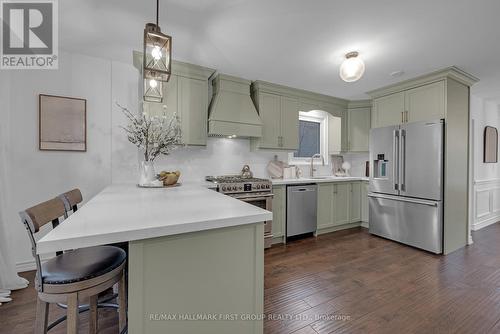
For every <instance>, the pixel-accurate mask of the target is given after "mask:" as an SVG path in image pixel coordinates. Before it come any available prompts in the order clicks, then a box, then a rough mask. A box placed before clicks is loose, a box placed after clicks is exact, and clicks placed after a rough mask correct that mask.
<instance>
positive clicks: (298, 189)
mask: <svg viewBox="0 0 500 334" xmlns="http://www.w3.org/2000/svg"><path fill="white" fill-rule="evenodd" d="M290 188H291V189H290V190H291V191H292V192H294V193H296V192H311V191H317V188H316V186H315V185H314V186H295V187H290Z"/></svg>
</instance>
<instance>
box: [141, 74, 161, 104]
mask: <svg viewBox="0 0 500 334" xmlns="http://www.w3.org/2000/svg"><path fill="white" fill-rule="evenodd" d="M143 96H144V101H148V102H157V103H162V102H163V82H162V81H159V80H156V79H144V95H143Z"/></svg>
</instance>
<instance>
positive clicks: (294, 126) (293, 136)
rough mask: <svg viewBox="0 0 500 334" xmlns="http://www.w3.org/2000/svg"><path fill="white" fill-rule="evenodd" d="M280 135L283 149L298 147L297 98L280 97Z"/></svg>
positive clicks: (295, 148)
mask: <svg viewBox="0 0 500 334" xmlns="http://www.w3.org/2000/svg"><path fill="white" fill-rule="evenodd" d="M281 136H282V148H283V149H287V150H297V149H298V148H299V101H298V100H297V99H294V98H290V97H286V96H282V97H281Z"/></svg>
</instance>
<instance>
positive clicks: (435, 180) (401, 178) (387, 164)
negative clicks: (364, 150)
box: [368, 120, 444, 254]
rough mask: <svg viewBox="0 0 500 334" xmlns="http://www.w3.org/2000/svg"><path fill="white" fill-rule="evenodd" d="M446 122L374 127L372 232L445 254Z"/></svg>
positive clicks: (370, 213)
mask: <svg viewBox="0 0 500 334" xmlns="http://www.w3.org/2000/svg"><path fill="white" fill-rule="evenodd" d="M443 138H444V122H443V121H442V120H436V121H426V122H413V123H406V124H403V125H397V126H389V127H384V128H376V129H371V130H370V187H369V190H370V191H369V194H368V202H369V229H370V233H372V234H375V235H379V236H382V237H385V238H388V239H392V240H395V241H399V242H401V243H404V244H408V245H411V246H414V247H418V248H421V249H425V250H427V251H430V252H434V253H438V254H439V253H442V252H443V155H444V149H443Z"/></svg>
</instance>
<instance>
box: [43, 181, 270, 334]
mask: <svg viewBox="0 0 500 334" xmlns="http://www.w3.org/2000/svg"><path fill="white" fill-rule="evenodd" d="M270 219H272V214H271V212H269V211H266V210H263V209H260V208H258V207H255V206H252V205H249V204H247V203H244V202H242V201H239V200H236V199H233V198H231V197H228V196H225V195H222V194H219V193H217V192H215V191H213V190H210V189H208V188H207V187H204V186H199V185H190V186H182V187H177V188H168V189H165V188H158V189H144V188H138V187H136V186H135V185H112V186H110V187H107V188H106V189H104V190H103V191H102V192H101V193H99V194H98V195H96V196H95V197H94V198H92V199H91V200H90V201H89V202H88V203H86V204H85V205H83V206H82V208H81V209H79V210H78V211H77V212H75V213H74V214H72V215H71V216H70V217H69V218H68V219H66V220H65V221H64V222H62V223H61V224H60V225H59V226H58V227H57V228H56V229H54V230H53V231H51V232H49V233H48V234H47V235H46V236H44V237H43V238H42V239H41V240H40V241H39V242H38V248H37V252H38V253H47V252H54V251H60V250H68V249H75V248H82V247H91V246H97V245H105V244H112V243H119V242H128V244H129V258H128V268H129V272H128V277H129V285H128V298H129V303H128V317H129V323H128V328H129V333H131V334H134V333H249V334H250V333H252V334H254V333H262V332H263V321H262V314H263V311H264V310H263V291H264V274H263V267H264V240H263V235H264V226H263V222H264V221H266V220H270Z"/></svg>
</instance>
